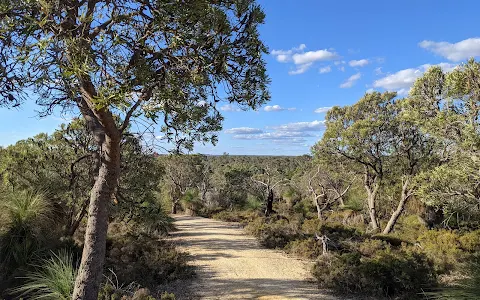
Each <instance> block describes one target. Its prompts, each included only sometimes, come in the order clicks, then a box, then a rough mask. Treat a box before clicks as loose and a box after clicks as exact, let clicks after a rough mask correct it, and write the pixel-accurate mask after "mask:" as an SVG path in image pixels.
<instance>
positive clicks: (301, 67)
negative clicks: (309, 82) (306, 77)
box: [288, 63, 312, 75]
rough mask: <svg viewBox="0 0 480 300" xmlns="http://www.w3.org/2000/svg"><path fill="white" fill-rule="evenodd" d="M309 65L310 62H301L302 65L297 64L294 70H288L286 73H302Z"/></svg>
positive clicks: (310, 64)
mask: <svg viewBox="0 0 480 300" xmlns="http://www.w3.org/2000/svg"><path fill="white" fill-rule="evenodd" d="M311 66H312V63H308V64H303V65H300V66H297V68H296V69H295V70H293V71H288V74H289V75H298V74H303V73H305V72H306V71H307V70H308V69H310V67H311Z"/></svg>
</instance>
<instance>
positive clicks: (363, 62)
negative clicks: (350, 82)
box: [348, 59, 370, 67]
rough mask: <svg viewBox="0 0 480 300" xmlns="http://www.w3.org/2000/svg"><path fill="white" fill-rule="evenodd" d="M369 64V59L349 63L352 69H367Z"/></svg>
mask: <svg viewBox="0 0 480 300" xmlns="http://www.w3.org/2000/svg"><path fill="white" fill-rule="evenodd" d="M369 63H370V62H369V61H368V59H360V60H351V61H349V62H348V64H349V65H350V67H365V66H366V65H368V64H369Z"/></svg>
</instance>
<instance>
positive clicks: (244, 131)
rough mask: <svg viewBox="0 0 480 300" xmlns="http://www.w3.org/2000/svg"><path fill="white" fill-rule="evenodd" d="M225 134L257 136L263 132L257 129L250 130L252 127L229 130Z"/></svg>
mask: <svg viewBox="0 0 480 300" xmlns="http://www.w3.org/2000/svg"><path fill="white" fill-rule="evenodd" d="M225 133H228V134H257V133H263V130H261V129H259V128H252V127H237V128H230V129H227V130H225Z"/></svg>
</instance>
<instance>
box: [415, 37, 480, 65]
mask: <svg viewBox="0 0 480 300" xmlns="http://www.w3.org/2000/svg"><path fill="white" fill-rule="evenodd" d="M418 45H419V46H420V47H422V48H424V49H427V50H429V51H432V52H433V53H435V54H438V55H440V56H443V57H445V58H446V59H448V60H450V61H455V62H458V61H461V60H465V59H468V58H470V57H475V56H480V38H470V39H466V40H463V41H460V42H458V43H454V44H452V43H449V42H434V41H427V40H425V41H422V42H420V43H419V44H418Z"/></svg>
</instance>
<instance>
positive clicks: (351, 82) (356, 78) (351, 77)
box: [340, 73, 362, 89]
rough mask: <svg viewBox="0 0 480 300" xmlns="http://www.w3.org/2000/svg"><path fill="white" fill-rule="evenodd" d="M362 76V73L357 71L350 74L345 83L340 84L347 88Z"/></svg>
mask: <svg viewBox="0 0 480 300" xmlns="http://www.w3.org/2000/svg"><path fill="white" fill-rule="evenodd" d="M361 77H362V73H357V74H354V75H352V76H350V77H349V78H348V79H347V80H346V81H345V82H344V83H342V84H341V85H340V87H341V88H342V89H345V88H351V87H352V86H353V85H354V84H355V82H356V81H357V80H359V79H360V78H361Z"/></svg>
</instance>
